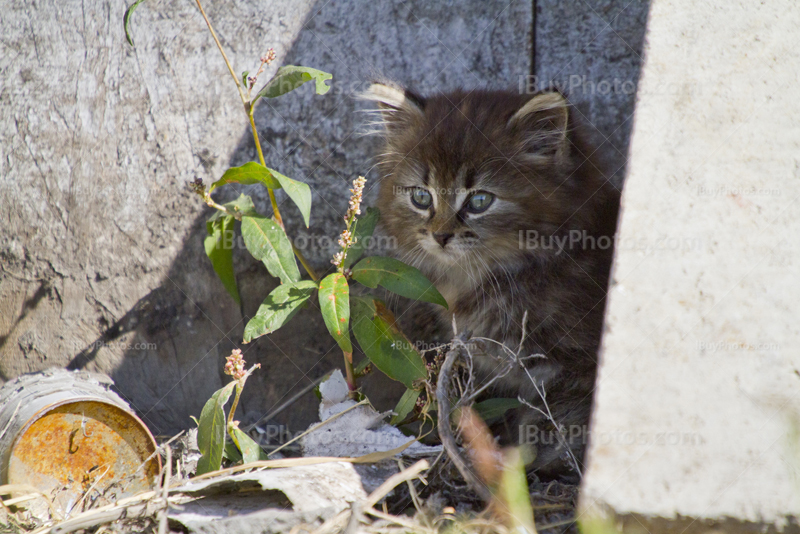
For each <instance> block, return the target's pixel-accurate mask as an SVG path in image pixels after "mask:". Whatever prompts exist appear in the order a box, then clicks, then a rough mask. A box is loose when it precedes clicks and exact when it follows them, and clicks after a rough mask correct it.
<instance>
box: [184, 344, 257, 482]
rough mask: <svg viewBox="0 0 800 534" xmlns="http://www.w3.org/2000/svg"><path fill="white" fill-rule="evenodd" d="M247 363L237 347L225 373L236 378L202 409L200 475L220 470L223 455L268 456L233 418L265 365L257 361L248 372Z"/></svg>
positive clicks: (246, 460) (253, 458)
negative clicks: (254, 374)
mask: <svg viewBox="0 0 800 534" xmlns="http://www.w3.org/2000/svg"><path fill="white" fill-rule="evenodd" d="M244 364H245V361H244V359H243V358H242V351H241V350H239V349H234V350H233V351H232V352H231V355H230V356H228V358H227V360H226V363H225V374H226V375H230V376H232V377H233V381H232V382H230V383H228V384H227V385H226V386H225V387H223V388H222V389H219V390H217V391H216V392H215V393H214V394H213V395H211V398H210V399H208V401H207V402H206V404H205V406H203V411H202V412H200V420H199V421H197V448H198V449H199V450H200V453H201V454H202V457H201V458H200V460H198V462H197V474H198V475H202V474H203V473H208V472H209V471H216V470H217V469H219V468H220V467H221V466H222V458H223V456H226V457H227V458H229V459H231V460H239V459H241V460H242V461H243V462H244V463H249V462H255V461H258V460H266V459H267V455H266V453H264V451H263V450H262V449H261V447H260V446H259V445H258V444H257V443H256V442H255V441H253V440H252V439H251V438H250V436H248V435H247V434H245V433H244V432H243V431H242V430H239V422H238V421H234V420H233V414H234V413H235V412H236V407H237V406H238V405H239V396H240V395H241V394H242V390H243V389H244V384H245V382H246V381H247V378H248V377H249V376H250V374H251V373H252V372H253V371H255V370H256V369H258V368H259V367H261V365H259V364H255V365H254V366H253V367H251V368H250V369H248V370H247V371H245V370H244ZM232 393H233V394H234V397H233V404H232V405H231V409H230V410H229V411H228V417H227V418H226V417H225V404H227V402H228V399H230V397H231V394H232ZM227 435H230V436H231V440H232V441H233V445H234V446H235V449H232V448H231V447H229V446H226V443H225V442H226V436H227Z"/></svg>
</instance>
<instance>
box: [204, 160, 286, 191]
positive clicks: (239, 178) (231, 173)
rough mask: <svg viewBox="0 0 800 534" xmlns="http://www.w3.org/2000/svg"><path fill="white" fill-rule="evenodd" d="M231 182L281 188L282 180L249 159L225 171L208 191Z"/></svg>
mask: <svg viewBox="0 0 800 534" xmlns="http://www.w3.org/2000/svg"><path fill="white" fill-rule="evenodd" d="M231 183H235V184H242V185H253V184H262V185H264V186H265V187H268V188H270V189H280V188H281V184H280V182H279V181H278V180H276V179H275V178H273V176H272V173H271V172H270V170H269V169H267V168H266V167H264V166H263V165H261V164H260V163H256V162H255V161H248V162H247V163H245V164H244V165H242V166H241V167H231V168H230V169H228V170H227V171H225V172H224V173H223V174H222V178H220V179H219V180H217V181H216V182H214V183H213V184H211V187H210V188H209V189H208V193H209V194H211V193H212V192H213V191H214V189H216V188H218V187H220V186H223V185H225V184H231Z"/></svg>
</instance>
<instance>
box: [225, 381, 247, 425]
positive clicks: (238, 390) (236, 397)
mask: <svg viewBox="0 0 800 534" xmlns="http://www.w3.org/2000/svg"><path fill="white" fill-rule="evenodd" d="M235 389H236V394H235V395H234V396H233V404H232V405H231V411H230V412H228V424H230V423H231V421H233V414H234V413H236V408H237V407H238V406H239V395H241V394H242V389H244V388H243V387H242V385H241V384H236V388H235Z"/></svg>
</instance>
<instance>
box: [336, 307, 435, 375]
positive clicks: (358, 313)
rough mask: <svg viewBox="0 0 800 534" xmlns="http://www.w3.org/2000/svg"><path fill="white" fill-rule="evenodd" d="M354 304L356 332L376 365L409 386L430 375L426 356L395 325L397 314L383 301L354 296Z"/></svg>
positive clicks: (351, 310) (360, 342) (366, 352)
mask: <svg viewBox="0 0 800 534" xmlns="http://www.w3.org/2000/svg"><path fill="white" fill-rule="evenodd" d="M350 306H351V307H350V313H351V318H352V327H353V334H355V336H356V340H358V344H359V345H361V350H363V351H364V354H366V355H367V358H369V359H370V361H372V363H374V364H375V367H377V368H378V369H380V370H381V371H383V372H384V373H385V374H386V375H387V376H388V377H389V378H392V379H394V380H397V381H399V382H402V383H403V384H405V386H406V387H407V388H413V387H414V382H415V381H416V380H419V379H424V378H426V377H427V376H428V372H427V370H426V368H425V363H424V362H423V361H422V356H420V354H419V352H417V350H416V349H415V348H414V346H413V345H412V344H411V342H410V341H408V339H406V337H405V336H404V335H403V334H402V333H401V332H400V331H399V330H398V329H397V328H396V327H395V326H394V316H393V315H392V313H391V312H390V311H389V310H388V309H386V307H385V306H384V305H383V303H382V302H381V301H380V300H377V299H373V298H364V297H353V298H351V300H350Z"/></svg>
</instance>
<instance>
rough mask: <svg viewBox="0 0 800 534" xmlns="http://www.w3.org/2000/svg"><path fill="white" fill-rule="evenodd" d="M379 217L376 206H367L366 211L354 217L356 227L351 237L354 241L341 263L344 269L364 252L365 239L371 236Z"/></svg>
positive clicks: (379, 213)
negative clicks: (356, 217)
mask: <svg viewBox="0 0 800 534" xmlns="http://www.w3.org/2000/svg"><path fill="white" fill-rule="evenodd" d="M380 217H381V212H380V211H379V210H378V209H377V208H367V212H366V213H365V214H364V215H363V216H361V217H359V218H358V219H356V227H355V228H354V229H353V238H354V239H355V241H356V242H355V243H354V244H353V246H351V247H350V248H349V249H348V250H347V257H346V258H345V259H344V264H343V265H344V268H345V269H349V268H350V266H351V265H353V264H354V263H355V262H356V261H358V259H359V258H360V257H361V255H362V254H364V248H365V247H366V245H367V241H368V240H369V239H370V238H372V233H373V232H374V231H375V225H376V224H378V219H380Z"/></svg>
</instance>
